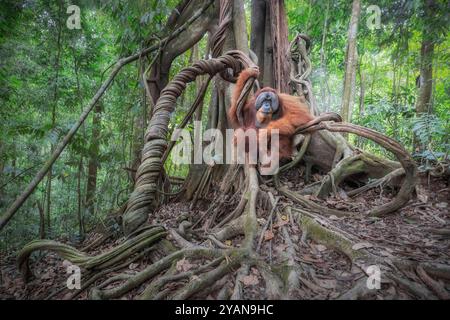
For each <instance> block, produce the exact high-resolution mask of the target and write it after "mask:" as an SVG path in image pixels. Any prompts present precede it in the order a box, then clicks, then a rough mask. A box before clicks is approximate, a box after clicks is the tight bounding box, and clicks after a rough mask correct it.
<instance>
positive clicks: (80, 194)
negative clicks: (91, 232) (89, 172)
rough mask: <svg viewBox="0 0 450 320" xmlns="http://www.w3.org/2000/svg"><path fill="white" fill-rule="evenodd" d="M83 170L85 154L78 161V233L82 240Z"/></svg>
mask: <svg viewBox="0 0 450 320" xmlns="http://www.w3.org/2000/svg"><path fill="white" fill-rule="evenodd" d="M82 172H83V156H80V161H79V162H78V174H77V195H78V208H77V217H78V235H79V237H80V239H81V240H83V239H84V219H83V193H82V190H81V173H82Z"/></svg>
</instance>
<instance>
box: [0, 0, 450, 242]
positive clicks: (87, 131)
mask: <svg viewBox="0 0 450 320" xmlns="http://www.w3.org/2000/svg"><path fill="white" fill-rule="evenodd" d="M434 2H435V5H434V6H433V7H431V8H429V7H426V6H424V1H419V0H413V1H410V0H399V1H390V0H382V1H377V5H378V6H379V7H380V9H381V25H380V28H379V29H376V30H370V29H369V28H368V27H367V25H366V21H367V19H368V17H369V13H368V12H367V8H368V6H369V5H370V4H371V3H369V2H362V12H361V18H360V23H359V32H358V62H359V65H358V69H359V72H358V76H357V79H356V85H355V100H354V106H353V117H352V121H353V122H354V123H357V124H360V125H363V126H367V127H370V128H373V129H375V130H378V131H380V132H383V133H385V134H387V135H389V136H392V137H394V138H395V139H397V140H398V141H400V142H401V143H402V144H404V145H405V146H406V147H407V148H408V149H409V150H410V151H411V152H414V154H415V157H416V159H417V160H419V161H420V160H422V159H425V160H427V162H429V163H433V162H436V161H442V160H443V159H444V158H448V150H449V149H450V143H449V136H450V125H449V117H448V114H449V111H450V110H449V106H450V77H449V76H450V51H449V50H448V48H449V47H450V38H449V32H448V21H450V19H449V11H448V8H447V9H446V5H448V4H447V3H446V1H444V0H436V1H434ZM177 3H178V1H177V0H168V1H157V0H135V1H115V0H101V1H88V0H78V1H68V0H57V1H48V0H14V1H13V0H2V1H1V2H0V127H1V130H0V212H3V211H4V210H5V208H6V207H7V206H8V205H9V204H11V203H12V202H13V201H14V199H15V198H16V197H17V196H18V195H19V194H20V192H21V191H22V190H23V188H24V186H26V185H27V184H28V183H29V182H30V181H31V179H32V178H33V177H34V175H35V174H36V172H37V170H38V169H39V167H40V166H41V165H42V164H43V163H44V161H45V160H46V159H47V158H48V157H49V155H50V152H51V148H52V145H54V144H56V143H57V142H58V141H60V140H61V139H62V137H63V136H64V135H65V134H66V133H67V131H68V130H69V129H70V127H71V126H72V125H73V123H75V121H76V120H77V119H78V117H79V114H80V112H81V110H82V108H83V107H84V106H85V105H86V104H87V102H88V101H89V99H90V98H91V97H92V96H93V94H94V93H95V91H96V89H97V88H98V85H99V83H101V82H102V80H104V78H105V76H106V75H107V74H108V70H110V69H108V68H109V67H110V66H111V64H112V63H113V62H115V61H116V60H117V58H119V57H124V56H127V55H129V54H131V53H135V52H136V51H138V50H139V49H140V48H143V47H145V46H147V45H148V43H149V41H150V40H149V39H150V37H151V36H154V35H159V36H164V35H166V34H167V32H169V31H170V30H165V27H164V26H165V22H166V21H167V18H168V17H169V15H170V12H171V11H172V9H173V8H174V7H175V6H176V5H177ZM285 3H286V9H287V17H288V26H289V37H290V39H292V37H293V36H294V35H295V34H296V33H297V32H302V33H307V34H308V35H309V36H310V37H311V40H312V50H311V60H312V65H313V73H312V75H311V78H312V81H313V90H314V94H315V96H316V98H317V100H318V103H319V107H320V108H321V109H322V110H333V111H338V112H339V111H340V103H341V95H342V85H343V77H344V67H345V65H344V63H345V49H346V45H347V43H346V42H347V32H348V24H349V20H350V11H351V1H344V0H339V1H331V0H325V1H318V0H300V1H299V0H286V1H285ZM69 4H76V5H78V6H79V7H80V9H81V25H82V29H81V30H76V29H74V30H69V29H68V28H66V19H67V17H68V15H67V14H66V10H65V8H66V7H67V6H68V5H69ZM245 4H246V10H247V13H249V12H250V1H246V3H245ZM247 18H249V17H247ZM247 20H248V21H247V22H249V19H247ZM59 30H61V39H60V44H59V45H58V41H57V38H58V37H57V36H58V31H59ZM424 30H425V35H427V36H428V35H429V37H430V39H432V40H433V41H434V43H435V50H434V59H433V81H434V82H433V95H432V96H433V99H432V105H431V106H430V110H429V112H428V113H427V114H423V115H419V116H417V115H416V112H415V103H416V98H417V93H418V89H417V87H416V78H417V76H418V75H419V68H420V49H421V41H422V38H423V37H422V34H423V32H424ZM206 42H207V41H206V38H204V39H202V40H201V41H200V43H199V52H200V57H203V56H204V55H205V53H206V47H207V43H206ZM322 42H323V43H324V46H323V47H322ZM58 52H59V63H58V64H57V61H58ZM191 62H192V52H191V51H188V52H186V53H185V54H183V55H181V56H179V57H178V58H177V59H175V61H174V62H173V64H172V67H171V69H170V75H171V77H173V76H174V75H175V74H177V73H178V72H179V71H180V70H181V69H182V68H184V67H186V66H188V65H190V64H191ZM139 67H140V65H139V62H137V63H135V64H131V65H129V66H127V67H125V68H124V70H122V71H121V72H120V74H119V75H118V76H117V77H116V79H115V80H114V83H113V85H112V86H111V88H110V89H109V90H108V92H107V94H106V95H105V96H104V97H103V98H102V100H101V103H102V110H103V111H102V113H101V124H100V125H99V126H98V127H97V129H99V137H98V138H97V139H95V141H93V139H92V135H93V129H94V128H93V124H92V115H91V116H90V117H89V119H88V120H87V121H86V122H85V124H84V125H83V127H82V128H81V129H80V131H79V132H78V134H77V135H76V136H75V137H74V139H73V140H72V142H71V144H70V145H69V147H68V148H67V149H66V150H65V151H64V153H63V154H62V156H61V158H60V159H59V160H58V161H57V162H56V163H55V165H54V166H53V168H52V174H53V180H52V194H51V206H50V207H51V217H50V224H51V228H50V229H49V230H47V234H46V237H48V238H55V237H65V238H68V239H76V236H77V234H78V221H77V213H78V199H79V196H80V198H81V199H82V200H83V201H82V203H81V210H82V212H84V209H85V208H84V206H85V203H84V201H85V199H86V189H87V186H86V184H87V182H86V181H87V177H88V172H87V166H88V161H89V159H90V158H91V157H92V156H93V150H94V149H95V148H94V147H98V150H99V153H98V156H97V157H96V159H95V161H96V164H97V167H98V173H97V189H96V193H95V204H94V208H93V212H92V213H91V214H88V215H85V216H84V219H85V225H86V228H87V229H90V228H91V227H92V226H94V225H95V224H97V223H98V222H99V221H102V220H103V219H104V218H105V216H106V214H107V213H108V212H109V211H110V210H112V209H115V208H117V206H119V205H121V204H122V203H123V202H124V201H125V200H126V198H127V196H128V194H129V192H130V190H131V189H132V182H131V179H130V177H129V172H128V171H126V170H124V168H129V167H131V162H132V160H133V159H134V158H133V157H134V156H133V152H134V148H135V146H136V145H138V146H139V144H140V143H142V135H143V134H142V130H143V128H145V127H146V123H144V125H143V126H141V127H139V126H137V125H136V120H138V119H143V118H144V116H143V115H144V114H145V101H144V99H143V97H144V87H143V85H142V83H140V81H139ZM361 89H363V90H361ZM197 90H198V87H197V85H196V84H195V83H192V84H189V85H188V87H187V89H186V91H185V93H184V94H183V96H182V97H181V98H180V99H178V101H177V107H176V109H175V112H174V113H173V114H172V116H171V121H170V126H169V130H170V132H172V131H173V130H174V129H175V128H176V127H177V126H178V125H179V123H180V122H181V121H182V119H183V118H184V116H185V114H186V111H187V110H188V109H189V108H190V106H191V105H192V103H193V102H194V100H195V97H196V94H197ZM362 91H364V98H363V99H362V97H361V92H362ZM211 96H212V93H211V91H210V90H208V92H207V94H206V97H205V100H204V109H203V113H202V117H203V120H204V121H203V124H206V119H207V115H208V104H209V101H210V100H211ZM360 100H363V101H360ZM360 102H363V103H360ZM53 108H55V111H56V113H55V123H54V125H53V123H52V111H53ZM187 128H188V130H190V132H191V135H192V134H193V125H192V123H190V124H188V126H187ZM204 129H205V128H204ZM354 139H355V141H354V142H355V143H356V144H357V145H358V147H361V148H364V149H367V150H369V151H372V152H376V153H379V154H382V155H386V154H385V151H384V150H381V149H380V148H379V147H378V146H377V145H375V144H373V143H371V142H369V141H366V140H361V139H357V138H354ZM415 140H418V141H415ZM415 144H416V145H415ZM417 144H420V145H421V146H423V148H419V149H420V151H416V147H417ZM80 168H81V170H80ZM165 169H166V171H167V173H168V175H170V176H180V177H185V176H186V175H187V174H188V169H189V168H188V166H187V165H179V166H177V165H175V164H174V163H173V161H172V156H169V158H168V160H167V161H166V163H165ZM78 181H80V186H79V185H78ZM46 184H47V180H44V181H43V182H42V183H41V184H40V185H39V186H38V188H37V190H36V191H35V192H34V193H33V194H32V196H31V197H30V198H29V199H28V200H27V202H26V203H25V205H24V206H23V207H22V208H21V209H20V212H19V213H18V214H17V215H16V216H15V217H14V219H13V220H12V221H11V223H10V224H9V225H8V226H7V227H6V228H5V230H3V231H2V232H1V233H0V250H3V249H7V248H8V249H9V248H16V247H19V246H21V244H23V243H24V242H27V241H29V240H31V239H34V238H36V237H38V234H39V207H40V206H41V207H42V208H45V205H46V200H45V199H46V193H45V192H46ZM78 189H80V190H78Z"/></svg>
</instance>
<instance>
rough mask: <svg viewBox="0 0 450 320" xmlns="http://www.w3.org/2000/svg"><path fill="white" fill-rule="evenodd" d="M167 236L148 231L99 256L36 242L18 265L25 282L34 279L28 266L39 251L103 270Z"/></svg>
mask: <svg viewBox="0 0 450 320" xmlns="http://www.w3.org/2000/svg"><path fill="white" fill-rule="evenodd" d="M165 235H166V232H165V231H164V228H162V227H154V228H151V229H150V230H147V231H145V232H143V233H141V234H139V235H137V236H135V237H134V238H132V239H129V240H127V241H125V242H123V243H122V244H120V245H118V246H117V247H115V248H113V249H112V250H110V251H107V252H105V253H102V254H99V255H98V256H94V257H91V256H88V255H87V254H85V253H83V252H81V251H78V250H77V249H75V248H73V247H71V246H68V245H66V244H62V243H59V242H57V241H52V240H36V241H32V242H30V243H29V244H27V245H26V246H25V247H24V248H23V249H22V250H21V251H20V252H19V254H18V257H17V264H18V266H19V270H20V271H21V273H22V276H23V278H24V279H25V281H28V280H29V279H30V278H31V277H32V273H31V270H30V268H29V265H28V260H29V257H30V255H31V254H32V253H33V252H34V251H38V250H50V251H55V252H57V253H58V254H59V255H61V256H62V257H63V258H64V259H67V260H69V261H70V262H72V263H73V264H76V265H77V266H79V267H82V268H86V269H88V270H89V269H96V270H101V269H105V268H108V267H110V266H112V265H114V264H116V263H118V262H120V261H122V260H125V259H127V258H128V257H130V256H131V255H133V254H134V253H136V252H138V251H139V250H141V249H143V248H146V247H149V246H151V245H152V244H153V243H155V242H156V241H158V240H160V239H161V238H162V237H164V236H165Z"/></svg>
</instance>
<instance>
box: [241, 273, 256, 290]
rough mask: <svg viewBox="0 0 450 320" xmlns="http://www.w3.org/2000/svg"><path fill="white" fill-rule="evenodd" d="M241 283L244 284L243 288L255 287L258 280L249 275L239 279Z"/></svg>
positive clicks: (254, 276)
mask: <svg viewBox="0 0 450 320" xmlns="http://www.w3.org/2000/svg"><path fill="white" fill-rule="evenodd" d="M241 282H242V283H243V284H244V286H245V287H248V286H254V285H257V284H258V283H259V280H258V277H257V276H256V275H253V274H250V275H248V276H243V277H242V278H241Z"/></svg>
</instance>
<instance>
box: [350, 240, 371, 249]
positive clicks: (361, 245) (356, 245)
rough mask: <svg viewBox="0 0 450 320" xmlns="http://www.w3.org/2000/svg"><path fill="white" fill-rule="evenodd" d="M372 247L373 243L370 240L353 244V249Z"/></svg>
mask: <svg viewBox="0 0 450 320" xmlns="http://www.w3.org/2000/svg"><path fill="white" fill-rule="evenodd" d="M372 247H373V245H372V244H371V243H369V242H358V243H355V244H354V245H353V246H352V249H353V250H361V249H366V248H372Z"/></svg>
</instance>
